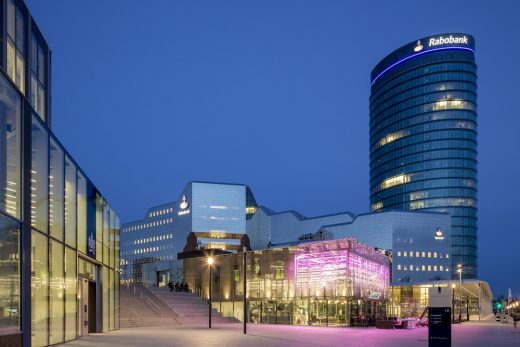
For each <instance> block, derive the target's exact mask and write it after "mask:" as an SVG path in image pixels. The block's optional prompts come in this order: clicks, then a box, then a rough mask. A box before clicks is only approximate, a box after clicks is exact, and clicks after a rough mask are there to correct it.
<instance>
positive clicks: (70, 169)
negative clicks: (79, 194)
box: [65, 157, 77, 247]
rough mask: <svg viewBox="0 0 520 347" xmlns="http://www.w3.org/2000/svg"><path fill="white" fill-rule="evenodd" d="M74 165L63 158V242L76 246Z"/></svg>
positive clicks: (68, 159)
mask: <svg viewBox="0 0 520 347" xmlns="http://www.w3.org/2000/svg"><path fill="white" fill-rule="evenodd" d="M76 238H77V236H76V165H74V163H73V162H72V160H70V158H69V157H66V158H65V243H66V244H68V245H69V246H72V247H76Z"/></svg>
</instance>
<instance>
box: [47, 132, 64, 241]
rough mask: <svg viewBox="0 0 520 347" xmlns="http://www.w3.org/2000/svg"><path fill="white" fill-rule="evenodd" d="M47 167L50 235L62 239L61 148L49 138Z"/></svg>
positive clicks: (62, 188)
mask: <svg viewBox="0 0 520 347" xmlns="http://www.w3.org/2000/svg"><path fill="white" fill-rule="evenodd" d="M49 155H50V167H49V226H50V229H51V235H52V236H53V237H55V238H57V239H58V240H63V218H64V217H63V203H64V201H63V198H64V196H63V194H64V184H63V160H64V154H63V150H62V149H61V148H60V147H59V146H58V144H57V143H56V142H55V141H54V140H53V139H51V141H50V151H49Z"/></svg>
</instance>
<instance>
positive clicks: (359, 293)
mask: <svg viewBox="0 0 520 347" xmlns="http://www.w3.org/2000/svg"><path fill="white" fill-rule="evenodd" d="M246 254H247V255H246V258H247V259H246V271H245V277H246V281H247V285H246V297H247V298H248V307H247V311H248V314H247V315H248V321H249V322H252V323H273V324H294V325H321V326H353V325H354V326H357V325H368V324H373V322H374V320H375V319H376V318H378V317H384V316H385V315H386V313H385V312H386V302H387V300H388V297H389V276H390V274H389V264H390V259H389V257H388V256H386V255H384V254H383V253H382V252H380V251H377V250H375V249H373V248H371V247H368V246H366V245H363V244H361V243H359V242H357V241H355V240H353V239H342V240H329V241H320V242H310V243H305V244H301V245H298V246H290V247H284V248H272V249H268V250H261V251H253V252H247V253H246ZM208 267H209V265H208V262H207V257H198V258H189V259H185V260H184V275H185V279H186V281H187V283H188V285H189V287H190V288H192V290H193V291H194V292H195V293H197V294H199V295H200V296H202V297H203V298H206V299H208V298H209V295H210V292H209V281H210V280H211V282H212V285H211V287H212V290H211V300H212V304H213V307H214V308H215V309H217V310H219V311H220V312H221V313H222V314H223V315H224V316H229V317H236V318H238V319H242V317H243V313H242V312H243V304H242V297H243V293H244V292H243V281H244V267H243V253H236V254H227V255H217V256H214V257H213V265H212V267H213V268H212V272H211V274H212V275H211V279H210V277H209V276H210V272H209V268H208Z"/></svg>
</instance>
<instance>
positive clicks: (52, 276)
mask: <svg viewBox="0 0 520 347" xmlns="http://www.w3.org/2000/svg"><path fill="white" fill-rule="evenodd" d="M31 139H32V146H31V149H32V151H31V153H32V159H31V163H32V165H31V212H32V213H31V222H32V226H33V228H34V229H35V230H33V232H32V233H33V234H32V240H33V244H32V257H33V258H32V268H33V270H32V287H31V290H32V293H31V295H32V317H31V318H32V340H33V345H34V346H47V345H49V344H58V343H61V342H64V341H68V340H73V339H75V338H76V337H77V335H78V333H77V331H78V330H77V329H78V321H79V318H78V313H79V312H78V284H77V281H78V277H79V276H85V273H84V271H83V272H80V274H78V271H77V270H76V269H77V257H78V251H79V252H80V253H82V254H83V255H84V256H85V257H88V256H92V257H95V258H96V259H97V260H99V261H101V262H102V263H103V266H100V269H96V267H98V266H97V265H94V264H91V263H88V262H87V261H83V263H85V264H89V266H90V267H91V269H90V273H91V274H94V276H92V277H89V280H91V281H93V282H95V283H96V286H99V287H100V288H101V292H102V296H101V297H96V300H97V304H100V305H101V306H97V308H98V309H99V308H100V307H101V308H102V310H101V311H99V314H100V317H99V319H101V320H102V331H109V330H113V329H114V328H116V327H117V326H119V322H116V319H119V316H118V314H117V316H116V311H117V310H118V309H119V308H118V307H117V308H116V306H118V303H119V292H118V291H117V290H116V288H117V289H118V287H116V284H115V283H113V282H114V281H115V280H116V278H117V276H116V274H115V271H117V268H116V266H119V248H118V247H119V219H118V218H117V215H116V214H115V212H114V211H113V210H112V209H111V208H110V207H109V206H108V204H107V203H106V200H105V199H104V198H103V197H102V196H101V195H100V194H99V193H98V192H97V190H96V189H95V187H94V186H93V185H92V184H91V183H90V182H89V180H88V178H87V177H86V176H85V175H84V174H82V173H81V172H79V173H78V169H77V167H76V164H75V163H74V161H73V160H72V159H71V158H70V157H69V156H68V155H67V153H66V151H65V150H64V149H63V148H62V147H61V146H60V144H59V143H58V142H57V141H56V140H55V139H54V138H53V137H52V136H49V132H48V129H47V126H46V125H44V124H43V123H42V122H41V120H40V119H39V118H37V116H36V115H33V116H32V128H31ZM89 191H91V193H90V195H89ZM89 196H92V197H95V198H94V199H92V203H89ZM49 227H50V233H49V234H47V231H48V229H49ZM94 228H95V233H96V242H95V249H94V251H93V252H92V253H87V249H86V248H87V235H88V232H87V231H89V230H90V231H92V232H93V230H92V229H94ZM0 245H1V244H0ZM6 245H7V243H6ZM1 247H2V246H0V248H1ZM76 247H79V249H76ZM11 256H12V257H15V256H17V255H11ZM13 259H15V258H13ZM16 259H17V258H16ZM83 266H84V264H83ZM0 271H2V270H1V267H0ZM96 271H101V278H98V277H96V276H95V273H96ZM0 274H1V272H0ZM13 283H14V284H13V286H12V291H18V289H17V288H18V287H17V285H16V283H15V282H13ZM1 288H2V287H1V286H0V295H3V296H6V297H7V294H5V295H4V294H2V293H3V290H2V289H1ZM9 295H10V296H9V297H10V298H11V299H12V305H18V303H17V302H18V301H17V300H18V299H17V298H16V297H14V296H13V295H11V294H9ZM97 304H96V305H97ZM12 305H11V304H10V305H9V308H8V310H10V311H9V312H11V311H12V312H13V314H12V315H11V316H10V317H11V318H10V319H11V321H14V322H17V319H18V318H17V317H16V315H15V314H14V313H16V314H18V313H17V310H15V309H14V306H12ZM0 310H1V303H0ZM116 317H117V318H116ZM0 324H3V323H2V319H1V318H0ZM6 324H7V323H6Z"/></svg>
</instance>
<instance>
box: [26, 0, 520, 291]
mask: <svg viewBox="0 0 520 347" xmlns="http://www.w3.org/2000/svg"><path fill="white" fill-rule="evenodd" d="M26 3H27V5H28V7H29V10H30V11H31V12H32V14H33V16H34V17H35V19H36V21H37V23H38V25H39V27H40V29H41V31H42V33H43V35H44V36H45V37H46V39H47V42H48V43H49V45H50V47H51V49H52V51H53V55H52V60H53V61H52V64H53V73H52V83H53V86H52V98H53V100H52V114H53V124H52V127H53V130H54V132H55V133H56V134H57V136H58V137H59V138H60V140H61V142H62V143H63V144H64V145H65V146H66V148H67V149H68V150H69V151H70V153H71V154H72V155H73V156H74V158H75V159H76V161H77V162H78V163H79V164H80V165H81V166H82V168H83V169H84V170H85V171H86V172H87V174H88V175H89V177H90V178H91V179H92V180H93V181H94V182H95V184H96V186H97V187H98V188H99V189H100V190H101V191H102V192H103V194H104V195H105V196H106V197H107V198H108V200H109V202H110V203H111V205H112V206H113V207H114V208H115V209H116V210H117V211H118V213H119V215H120V217H121V220H122V221H123V222H128V221H131V220H135V219H139V218H142V217H143V216H144V213H145V212H146V209H147V208H148V207H150V206H153V205H158V204H162V203H166V202H170V201H173V200H176V199H177V197H178V194H179V193H180V190H181V189H182V188H183V187H184V184H185V183H186V182H187V181H190V180H207V181H219V182H235V183H245V184H247V185H249V186H250V187H251V189H252V190H253V193H254V194H255V197H256V199H257V201H258V202H259V203H260V204H262V205H265V206H268V207H270V208H272V209H274V210H287V209H295V210H297V211H299V212H301V213H303V214H304V215H307V216H316V215H320V214H328V213H333V212H340V211H345V210H348V211H352V212H354V213H363V212H367V211H368V210H369V191H368V180H369V178H368V97H369V93H370V77H369V76H370V71H371V69H372V68H373V67H374V66H375V64H377V62H378V61H379V60H380V59H382V58H383V57H384V56H385V55H387V54H388V53H390V52H391V51H393V50H394V49H396V48H398V47H400V46H402V45H403V44H406V43H408V42H410V41H413V40H416V39H418V38H421V37H423V36H428V35H431V34H436V33H445V32H467V33H470V34H472V35H474V36H475V38H476V49H477V64H478V78H479V81H478V84H479V91H478V92H479V95H478V108H479V227H480V229H479V245H480V249H479V255H480V258H479V270H480V277H481V278H482V279H483V280H487V281H489V282H490V284H491V286H492V289H493V292H494V294H495V295H499V294H506V293H507V288H509V287H511V288H512V290H513V294H514V295H516V296H520V270H519V267H520V218H519V214H520V212H519V199H520V183H519V182H520V144H519V140H518V134H519V133H520V120H519V118H520V113H519V112H518V109H519V108H518V105H519V101H520V87H519V85H520V84H519V81H520V73H519V69H518V62H519V61H520V45H518V40H519V37H520V24H519V21H518V14H519V13H520V2H519V1H513V0H511V1H453V0H450V1H428V2H423V1H417V0H412V1H357V2H353V1H306V0H295V1H233V0H227V1H224V0H220V1H216V0H210V1H137V0H124V1H123V0H118V1H116V0H111V1H102V0H97V1H69V0H62V1H58V0H49V1H42V0H26Z"/></svg>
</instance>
